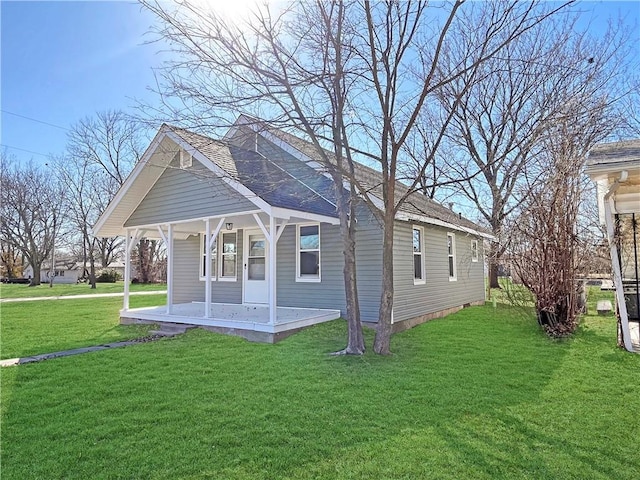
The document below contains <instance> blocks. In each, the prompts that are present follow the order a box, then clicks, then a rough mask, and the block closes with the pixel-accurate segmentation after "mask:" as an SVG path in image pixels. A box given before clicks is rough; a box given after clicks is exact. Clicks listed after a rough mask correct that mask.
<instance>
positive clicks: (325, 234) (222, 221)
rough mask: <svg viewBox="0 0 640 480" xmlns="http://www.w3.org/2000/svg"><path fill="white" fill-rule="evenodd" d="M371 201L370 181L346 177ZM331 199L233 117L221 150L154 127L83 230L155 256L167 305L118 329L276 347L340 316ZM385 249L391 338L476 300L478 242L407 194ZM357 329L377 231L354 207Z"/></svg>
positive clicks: (308, 170) (470, 230)
mask: <svg viewBox="0 0 640 480" xmlns="http://www.w3.org/2000/svg"><path fill="white" fill-rule="evenodd" d="M357 175H358V179H359V181H360V184H361V185H362V186H364V188H367V189H368V191H369V193H370V194H372V195H374V196H376V197H377V198H381V194H380V191H379V190H380V178H381V176H380V174H379V173H378V172H376V171H375V170H373V169H370V168H368V167H365V166H359V167H358V169H357ZM335 196H336V190H335V188H334V186H333V183H332V181H331V180H330V178H329V177H328V176H327V175H326V173H325V172H324V171H323V169H322V165H321V164H320V163H319V162H318V161H317V156H316V151H315V150H314V148H313V146H312V145H311V144H310V143H308V142H306V141H304V140H301V139H300V138H297V137H295V136H293V135H290V134H288V133H285V132H283V131H280V130H277V129H273V128H267V127H265V126H264V125H260V124H258V123H256V122H255V121H252V120H250V119H247V118H245V117H240V118H239V119H238V121H237V122H236V124H235V126H234V127H232V128H231V129H230V131H229V132H228V133H227V135H226V136H225V138H224V139H222V140H213V139H211V138H208V137H205V136H202V135H199V134H196V133H193V132H190V131H187V130H184V129H181V128H177V127H172V126H168V125H163V126H162V127H161V128H160V130H159V132H158V134H157V135H156V137H155V138H154V140H153V141H152V143H151V145H150V146H149V148H148V149H147V151H146V152H145V154H144V156H143V158H142V160H141V161H140V162H139V163H138V164H137V165H136V167H135V169H134V170H133V172H132V173H131V175H130V176H129V178H128V179H127V181H126V182H125V184H124V185H123V187H122V188H121V190H120V191H119V192H118V194H117V195H116V197H115V198H114V200H113V202H112V203H111V204H110V205H109V206H108V207H107V209H106V211H105V212H104V213H103V215H102V216H101V217H100V219H99V220H98V222H97V223H96V225H95V227H94V231H95V233H96V235H98V236H115V235H123V236H125V238H126V245H127V248H126V261H125V278H129V276H130V271H131V267H130V253H131V250H132V247H133V245H134V244H135V243H136V242H137V240H139V239H140V238H141V237H147V238H157V239H161V240H163V241H164V242H165V243H166V245H167V252H168V266H167V282H168V285H167V292H168V293H167V305H166V306H163V307H155V308H130V307H129V295H128V282H125V299H124V306H123V309H122V311H121V321H122V322H154V323H161V322H167V323H171V324H187V325H200V326H203V327H205V328H209V329H211V330H214V331H219V332H223V333H230V334H237V335H242V336H244V337H246V338H249V339H253V340H259V341H269V342H273V341H277V340H278V339H279V338H283V337H284V336H286V335H288V334H290V333H292V332H295V331H297V330H299V329H301V328H303V327H306V326H309V325H313V324H315V323H320V322H324V321H328V320H333V319H336V318H338V317H340V316H341V315H344V314H345V294H344V280H343V276H342V275H343V274H342V269H343V264H344V260H343V256H342V246H341V240H340V231H339V221H338V218H337V214H336V207H335V198H336V197H335ZM395 231H396V233H395V239H394V244H395V245H394V249H395V251H394V286H395V298H394V308H393V322H394V330H395V331H399V330H403V329H405V328H409V327H411V326H413V325H415V324H417V323H421V322H423V321H425V320H428V319H430V318H434V317H437V316H442V315H444V314H446V313H449V312H452V311H455V310H457V309H459V308H462V307H463V306H465V305H470V304H474V303H479V302H484V299H485V296H484V294H485V292H484V261H483V238H489V237H490V234H489V233H488V232H487V231H486V230H484V229H482V228H480V227H478V226H477V225H475V224H474V223H472V222H470V221H468V220H466V219H464V218H461V217H460V216H459V215H456V214H455V213H454V212H452V211H451V210H449V209H447V208H445V207H443V206H441V205H439V204H437V203H435V202H433V201H431V200H430V199H428V198H427V197H425V196H423V195H420V194H417V193H416V194H412V195H411V197H410V199H409V202H407V204H406V206H405V207H403V209H402V210H401V211H400V212H399V214H398V216H397V225H396V229H395ZM356 242H357V247H356V250H357V271H358V278H357V282H358V289H359V300H360V308H361V315H362V319H363V321H365V322H371V323H375V322H376V321H377V318H378V309H379V303H380V295H381V272H382V229H381V226H380V224H379V223H378V221H377V219H376V217H375V215H374V214H373V213H372V211H371V210H369V208H368V207H367V206H366V205H364V203H362V204H360V205H359V206H358V208H357V228H356Z"/></svg>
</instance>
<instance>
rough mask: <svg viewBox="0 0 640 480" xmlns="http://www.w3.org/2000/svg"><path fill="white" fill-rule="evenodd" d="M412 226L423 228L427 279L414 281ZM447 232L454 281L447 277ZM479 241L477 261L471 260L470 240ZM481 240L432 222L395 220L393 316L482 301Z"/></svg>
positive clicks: (405, 316)
mask: <svg viewBox="0 0 640 480" xmlns="http://www.w3.org/2000/svg"><path fill="white" fill-rule="evenodd" d="M413 225H418V226H422V227H423V228H424V241H423V243H424V245H423V255H424V256H425V258H424V268H425V274H426V282H425V283H424V284H418V285H414V283H413V249H412V229H413ZM447 233H454V234H455V246H456V272H457V280H456V281H450V280H449V263H448V262H449V260H448V251H447ZM472 240H478V261H477V262H472V261H471V241H472ZM483 254H484V252H483V249H482V239H480V238H478V237H475V236H473V235H470V234H466V233H464V232H460V231H455V230H447V229H446V228H443V227H438V226H434V225H424V224H422V225H421V224H418V223H415V224H414V223H409V222H396V225H395V234H394V257H393V268H394V290H395V296H394V302H393V319H394V322H400V321H402V320H407V319H410V318H414V317H417V316H420V315H425V314H428V313H434V312H438V311H440V310H445V309H448V308H454V307H459V306H462V305H464V304H467V303H471V302H476V301H482V300H484V298H485V296H484V266H483V265H484V262H483Z"/></svg>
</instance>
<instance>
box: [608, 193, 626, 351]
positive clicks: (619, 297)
mask: <svg viewBox="0 0 640 480" xmlns="http://www.w3.org/2000/svg"><path fill="white" fill-rule="evenodd" d="M609 192H610V193H611V194H613V191H611V189H610V190H609ZM607 197H608V198H607ZM614 210H615V205H614V199H613V195H609V194H607V195H606V196H605V202H604V211H605V222H606V225H607V239H608V240H609V252H610V254H611V265H612V266H613V283H614V285H615V289H616V303H617V304H618V315H619V316H620V326H621V327H622V342H623V343H624V348H625V349H626V350H627V351H628V352H633V345H632V344H631V330H630V329H629V314H628V312H627V304H626V302H625V301H624V289H623V286H622V271H621V268H620V261H619V259H620V257H619V256H618V246H617V244H616V239H615V232H614V229H613V224H614V221H615V220H614V216H613V212H614Z"/></svg>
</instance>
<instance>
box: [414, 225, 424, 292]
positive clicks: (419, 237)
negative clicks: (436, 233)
mask: <svg viewBox="0 0 640 480" xmlns="http://www.w3.org/2000/svg"><path fill="white" fill-rule="evenodd" d="M423 238H424V230H423V229H422V228H421V227H413V234H412V246H413V283H414V284H420V283H424V282H425V275H424V253H423V243H424V240H423Z"/></svg>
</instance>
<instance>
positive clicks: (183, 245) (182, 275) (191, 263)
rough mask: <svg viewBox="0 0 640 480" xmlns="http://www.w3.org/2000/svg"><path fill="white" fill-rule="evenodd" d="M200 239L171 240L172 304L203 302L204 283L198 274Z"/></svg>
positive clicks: (192, 236)
mask: <svg viewBox="0 0 640 480" xmlns="http://www.w3.org/2000/svg"><path fill="white" fill-rule="evenodd" d="M200 258H201V257H200V239H199V237H198V235H191V236H190V237H187V239H186V240H178V239H174V240H173V280H174V281H173V303H189V302H203V301H204V282H201V281H200V280H198V277H199V272H200Z"/></svg>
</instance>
